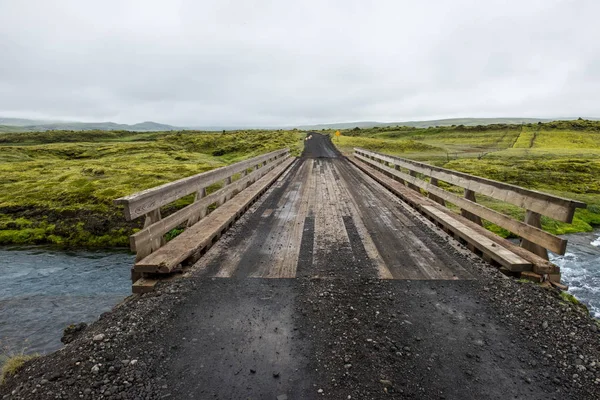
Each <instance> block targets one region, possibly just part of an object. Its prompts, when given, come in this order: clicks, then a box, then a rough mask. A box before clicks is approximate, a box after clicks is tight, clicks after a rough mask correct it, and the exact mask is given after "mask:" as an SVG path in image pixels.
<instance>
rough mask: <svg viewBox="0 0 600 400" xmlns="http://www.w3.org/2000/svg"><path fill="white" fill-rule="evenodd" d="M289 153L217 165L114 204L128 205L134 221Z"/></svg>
mask: <svg viewBox="0 0 600 400" xmlns="http://www.w3.org/2000/svg"><path fill="white" fill-rule="evenodd" d="M288 153H289V149H283V150H277V151H273V152H271V153H267V154H263V155H261V156H258V157H254V158H251V159H248V160H245V161H240V162H239V163H235V164H232V165H228V166H226V167H221V168H216V169H213V170H210V171H207V172H203V173H201V174H197V175H194V176H190V177H187V178H183V179H180V180H177V181H174V182H170V183H166V184H164V185H161V186H157V187H154V188H151V189H147V190H144V191H141V192H139V193H135V194H132V195H130V196H125V197H121V198H119V199H116V200H115V201H114V203H115V204H119V205H124V206H125V210H124V211H125V218H126V219H127V220H128V221H131V220H132V219H135V218H137V217H139V216H141V215H144V214H147V213H148V212H150V211H152V210H155V209H157V208H160V207H162V206H164V205H167V204H169V203H172V202H173V201H175V200H178V199H180V198H182V197H184V196H187V195H188V194H192V193H194V192H197V191H198V190H200V189H201V188H204V187H207V186H210V185H212V184H213V183H216V182H220V181H222V180H224V179H226V178H229V177H231V175H233V174H236V173H238V172H241V171H243V170H244V169H247V168H250V167H253V166H255V165H258V164H263V163H267V162H269V161H270V160H275V159H277V158H280V157H283V156H284V155H286V154H288Z"/></svg>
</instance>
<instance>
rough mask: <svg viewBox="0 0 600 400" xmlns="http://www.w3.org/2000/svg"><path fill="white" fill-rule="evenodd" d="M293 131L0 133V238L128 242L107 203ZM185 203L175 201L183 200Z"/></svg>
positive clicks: (296, 140) (128, 228) (268, 145)
mask: <svg viewBox="0 0 600 400" xmlns="http://www.w3.org/2000/svg"><path fill="white" fill-rule="evenodd" d="M283 147H289V148H290V149H291V150H292V152H293V153H295V154H299V152H300V149H301V147H302V135H301V134H300V133H299V132H296V131H234V132H223V133H214V132H213V133H206V132H192V131H186V132H153V133H135V132H127V131H117V132H106V131H86V132H72V131H49V132H29V133H7V134H0V244H42V243H50V244H57V245H69V246H97V247H100V246H101V247H110V246H127V245H128V237H129V235H130V234H131V233H132V232H133V231H134V230H135V229H137V228H139V224H140V223H141V221H135V222H133V223H127V222H126V221H125V220H124V218H123V214H122V211H121V210H119V209H117V208H116V207H115V206H114V205H113V203H112V201H113V200H114V199H115V198H118V197H121V196H124V195H128V194H132V193H135V192H138V191H140V190H143V189H147V188H150V187H154V186H157V185H160V184H163V183H166V182H171V181H173V180H176V179H180V178H183V177H186V176H190V175H194V174H197V173H200V172H204V171H207V170H210V169H213V168H217V167H220V166H224V165H227V164H230V163H233V162H237V161H240V160H242V159H246V158H250V157H254V156H256V155H259V154H262V153H266V152H269V151H272V150H275V149H279V148H283ZM183 205H184V203H181V204H179V206H183Z"/></svg>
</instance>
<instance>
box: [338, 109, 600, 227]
mask: <svg viewBox="0 0 600 400" xmlns="http://www.w3.org/2000/svg"><path fill="white" fill-rule="evenodd" d="M334 143H336V145H338V147H340V149H341V150H342V151H343V152H346V153H348V152H351V151H352V148H353V147H363V148H367V149H371V150H374V151H380V152H383V153H389V154H396V155H400V156H402V157H406V158H411V159H415V160H420V161H424V162H428V163H431V164H435V165H438V166H442V167H445V168H450V169H454V170H457V171H462V172H466V173H470V174H473V175H478V176H483V177H486V178H490V179H495V180H498V181H502V182H507V183H511V184H514V185H519V186H523V187H526V188H530V189H535V190H540V191H544V192H548V193H552V194H555V195H558V196H562V197H567V198H572V199H576V200H580V201H584V202H586V203H587V204H588V208H587V209H585V210H577V212H576V214H575V218H574V221H573V224H564V223H560V222H557V221H554V220H551V219H549V218H545V217H544V218H543V219H542V224H543V227H544V229H546V230H547V231H549V232H552V233H555V234H564V233H573V232H583V231H590V230H592V229H593V227H594V226H598V225H600V122H597V121H585V120H577V121H557V122H549V123H539V124H524V125H498V124H496V125H487V126H460V125H459V126H451V127H434V128H428V129H418V128H409V127H386V128H371V129H356V128H354V129H350V130H346V131H342V136H341V137H339V138H334ZM388 143H389V145H387V144H388ZM421 146H423V147H421ZM424 146H428V147H424ZM478 201H480V202H481V203H484V204H486V205H487V206H489V207H491V208H494V209H496V210H499V211H502V212H504V213H506V214H509V215H512V216H514V217H516V218H519V219H522V218H523V216H524V210H522V209H520V208H518V207H516V206H512V205H510V204H507V203H502V202H498V201H495V200H493V199H489V198H484V197H478ZM487 226H488V228H490V229H492V230H494V231H496V232H497V233H499V234H501V235H503V236H509V232H507V231H505V230H503V229H501V228H499V227H496V226H494V225H491V224H488V225H487Z"/></svg>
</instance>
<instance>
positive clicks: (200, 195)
mask: <svg viewBox="0 0 600 400" xmlns="http://www.w3.org/2000/svg"><path fill="white" fill-rule="evenodd" d="M204 197H206V188H202V189H200V190H198V191H197V192H196V196H195V197H194V203H196V202H198V201H199V200H200V199H202V198H204ZM207 211H208V207H201V208H200V211H198V212H196V213H195V214H193V215H191V216H190V217H189V218H188V222H187V226H188V227H190V226H192V225H194V224H195V223H196V222H198V221H199V220H201V219H202V218H204V217H205V216H206V213H207Z"/></svg>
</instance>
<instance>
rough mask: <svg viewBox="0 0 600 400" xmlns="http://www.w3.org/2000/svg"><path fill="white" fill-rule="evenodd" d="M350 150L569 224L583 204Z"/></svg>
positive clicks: (391, 157) (425, 165) (429, 166)
mask: <svg viewBox="0 0 600 400" xmlns="http://www.w3.org/2000/svg"><path fill="white" fill-rule="evenodd" d="M354 151H355V153H356V154H359V155H362V156H367V157H375V158H377V159H380V160H385V161H387V162H391V163H393V164H395V165H398V166H400V167H402V168H406V169H408V170H411V171H415V172H419V173H421V174H424V175H426V176H429V177H432V178H436V179H439V180H441V181H444V182H448V183H450V184H452V185H456V186H460V187H462V188H464V189H469V190H472V191H474V192H476V193H480V194H483V195H485V196H489V197H492V198H495V199H497V200H502V201H505V202H507V203H511V204H514V205H516V206H519V207H521V208H524V209H526V210H532V211H535V212H538V213H540V214H542V215H546V216H548V217H551V218H553V219H556V220H558V221H563V222H569V223H570V222H572V221H573V215H574V213H575V209H576V208H585V207H586V204H585V203H582V202H580V201H576V200H570V199H565V198H562V197H558V196H553V195H550V194H547V193H542V192H538V191H535V190H530V189H525V188H522V187H520V186H515V185H510V184H508V183H503V182H497V181H494V180H491V179H486V178H482V177H479V176H474V175H469V174H465V173H463V172H458V171H452V170H449V169H445V168H441V167H436V166H433V165H428V164H425V163H420V162H417V161H413V160H407V159H403V158H399V157H393V156H388V155H385V154H380V153H376V152H373V151H369V150H364V149H360V148H355V149H354Z"/></svg>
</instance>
